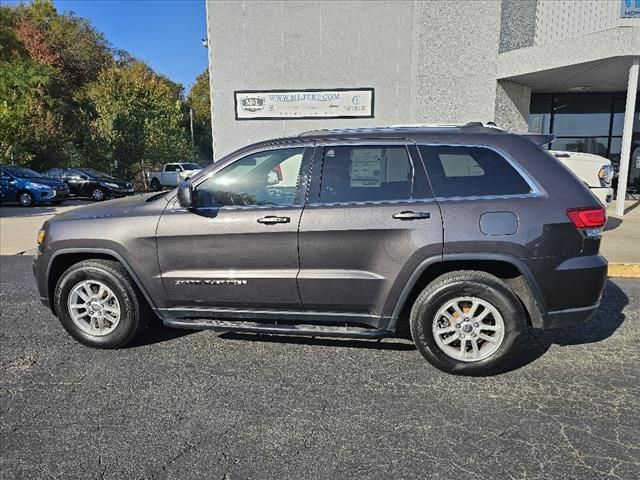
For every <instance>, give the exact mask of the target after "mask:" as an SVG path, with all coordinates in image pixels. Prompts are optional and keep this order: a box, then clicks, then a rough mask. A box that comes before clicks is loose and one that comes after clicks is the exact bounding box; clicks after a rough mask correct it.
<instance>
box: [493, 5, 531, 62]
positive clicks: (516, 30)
mask: <svg viewBox="0 0 640 480" xmlns="http://www.w3.org/2000/svg"><path fill="white" fill-rule="evenodd" d="M537 6H538V0H502V11H501V13H500V53H502V52H508V51H510V50H517V49H518V48H525V47H530V46H532V45H533V44H534V39H535V35H536V10H537Z"/></svg>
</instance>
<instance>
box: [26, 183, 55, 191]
mask: <svg viewBox="0 0 640 480" xmlns="http://www.w3.org/2000/svg"><path fill="white" fill-rule="evenodd" d="M29 188H40V189H47V190H48V189H49V188H50V187H49V185H44V184H42V183H35V182H29Z"/></svg>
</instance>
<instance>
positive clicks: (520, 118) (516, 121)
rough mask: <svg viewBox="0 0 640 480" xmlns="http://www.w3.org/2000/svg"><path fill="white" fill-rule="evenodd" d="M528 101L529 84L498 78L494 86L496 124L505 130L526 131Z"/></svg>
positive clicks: (529, 94) (529, 93)
mask: <svg viewBox="0 0 640 480" xmlns="http://www.w3.org/2000/svg"><path fill="white" fill-rule="evenodd" d="M530 103H531V87H530V86H528V85H522V84H520V83H515V82H510V81H508V80H500V81H499V82H498V85H497V86H496V109H495V122H496V124H497V125H498V126H499V127H500V128H504V129H505V130H512V131H514V132H526V131H527V130H528V119H529V106H530Z"/></svg>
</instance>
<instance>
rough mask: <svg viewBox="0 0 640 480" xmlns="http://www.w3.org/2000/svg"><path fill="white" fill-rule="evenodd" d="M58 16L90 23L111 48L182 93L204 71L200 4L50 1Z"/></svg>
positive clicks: (190, 0) (186, 0)
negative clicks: (141, 62) (176, 85)
mask: <svg viewBox="0 0 640 480" xmlns="http://www.w3.org/2000/svg"><path fill="white" fill-rule="evenodd" d="M53 3H54V5H55V7H56V9H57V10H58V12H59V13H62V12H64V11H73V12H74V13H75V14H76V15H77V16H79V17H85V18H88V19H90V20H91V23H92V24H93V26H94V27H95V28H96V29H98V30H99V31H101V32H102V33H104V34H105V36H106V37H107V39H108V40H109V42H111V44H112V45H113V46H114V47H115V48H121V49H124V50H126V51H128V52H129V53H130V54H131V55H133V56H134V57H136V58H139V59H140V60H144V61H145V62H147V63H148V64H149V65H150V66H151V68H153V69H154V70H155V71H156V72H158V73H161V74H163V75H165V76H167V77H169V78H170V79H171V80H173V81H174V82H179V83H182V85H183V86H184V87H185V90H186V91H188V90H189V87H190V86H191V85H192V84H193V82H194V81H195V78H196V77H197V76H198V75H199V74H201V73H202V72H203V71H204V70H205V69H206V68H207V49H206V48H204V47H203V46H202V39H203V38H206V36H207V23H206V16H205V5H204V0H54V1H53Z"/></svg>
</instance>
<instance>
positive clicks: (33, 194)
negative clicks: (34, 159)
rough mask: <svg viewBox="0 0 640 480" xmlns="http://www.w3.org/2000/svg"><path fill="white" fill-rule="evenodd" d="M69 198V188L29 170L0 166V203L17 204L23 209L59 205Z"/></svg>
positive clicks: (62, 183) (58, 181)
mask: <svg viewBox="0 0 640 480" xmlns="http://www.w3.org/2000/svg"><path fill="white" fill-rule="evenodd" d="M68 196H69V187H67V185H66V184H65V183H64V182H61V181H60V180H55V179H53V178H47V177H45V176H43V175H41V174H39V173H38V172H34V171H33V170H31V169H29V168H23V167H14V166H9V165H0V202H18V203H20V205H21V206H23V207H30V206H32V205H35V204H37V203H44V202H51V203H60V202H62V201H63V200H64V199H66V198H67V197H68Z"/></svg>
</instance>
